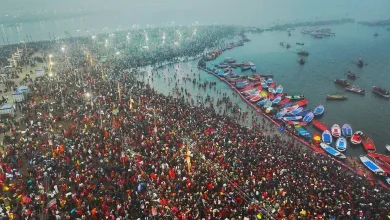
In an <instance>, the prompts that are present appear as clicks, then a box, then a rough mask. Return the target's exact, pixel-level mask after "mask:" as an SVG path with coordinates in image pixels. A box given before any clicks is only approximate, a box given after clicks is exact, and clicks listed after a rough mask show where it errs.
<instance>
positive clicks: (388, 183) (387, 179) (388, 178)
mask: <svg viewBox="0 0 390 220" xmlns="http://www.w3.org/2000/svg"><path fill="white" fill-rule="evenodd" d="M385 180H386V182H387V185H390V177H388V176H386V177H385Z"/></svg>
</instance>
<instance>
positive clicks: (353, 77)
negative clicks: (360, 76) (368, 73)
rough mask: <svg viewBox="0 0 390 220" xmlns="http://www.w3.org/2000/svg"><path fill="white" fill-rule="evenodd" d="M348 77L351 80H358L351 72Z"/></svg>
mask: <svg viewBox="0 0 390 220" xmlns="http://www.w3.org/2000/svg"><path fill="white" fill-rule="evenodd" d="M347 76H348V78H349V79H356V78H357V76H356V74H355V73H353V72H351V71H348V75H347Z"/></svg>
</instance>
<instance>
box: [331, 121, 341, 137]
mask: <svg viewBox="0 0 390 220" xmlns="http://www.w3.org/2000/svg"><path fill="white" fill-rule="evenodd" d="M330 131H331V133H332V136H333V137H336V138H338V137H340V135H341V129H340V125H338V124H333V125H332V127H331V128H330Z"/></svg>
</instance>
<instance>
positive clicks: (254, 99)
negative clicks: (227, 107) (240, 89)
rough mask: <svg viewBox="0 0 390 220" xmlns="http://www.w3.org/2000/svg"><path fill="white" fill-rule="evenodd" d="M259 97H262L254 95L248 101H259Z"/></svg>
mask: <svg viewBox="0 0 390 220" xmlns="http://www.w3.org/2000/svg"><path fill="white" fill-rule="evenodd" d="M261 98H262V97H261V96H256V97H253V98H251V99H250V100H249V101H250V102H258V101H260V99H261Z"/></svg>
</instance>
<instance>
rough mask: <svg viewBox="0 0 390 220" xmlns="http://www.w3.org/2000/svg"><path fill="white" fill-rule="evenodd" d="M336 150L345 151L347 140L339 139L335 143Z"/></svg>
mask: <svg viewBox="0 0 390 220" xmlns="http://www.w3.org/2000/svg"><path fill="white" fill-rule="evenodd" d="M336 149H337V150H338V151H340V152H342V151H345V150H347V139H345V138H344V137H339V138H338V139H337V141H336Z"/></svg>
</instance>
